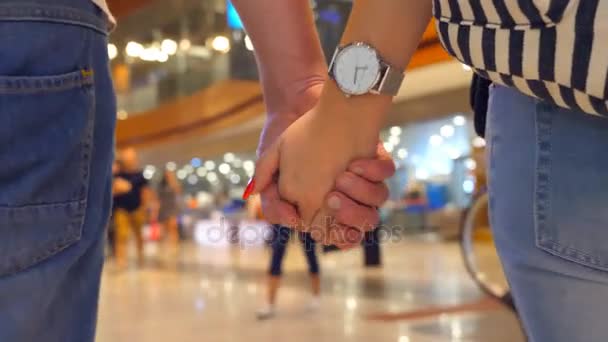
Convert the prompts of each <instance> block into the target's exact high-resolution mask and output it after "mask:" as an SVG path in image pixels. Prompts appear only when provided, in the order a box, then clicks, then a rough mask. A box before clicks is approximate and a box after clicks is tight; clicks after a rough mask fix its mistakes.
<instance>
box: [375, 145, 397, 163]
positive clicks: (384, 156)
mask: <svg viewBox="0 0 608 342" xmlns="http://www.w3.org/2000/svg"><path fill="white" fill-rule="evenodd" d="M376 154H377V155H378V159H381V160H392V159H393V157H392V156H391V154H390V153H388V151H387V150H386V149H385V148H384V143H383V142H382V141H378V145H377V147H376Z"/></svg>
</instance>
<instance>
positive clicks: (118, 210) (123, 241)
mask: <svg viewBox="0 0 608 342" xmlns="http://www.w3.org/2000/svg"><path fill="white" fill-rule="evenodd" d="M119 161H120V165H121V168H120V170H119V172H118V173H117V174H116V178H117V180H123V181H127V182H128V183H129V184H130V185H131V189H130V190H129V191H128V192H125V193H122V194H118V195H116V196H114V227H115V230H116V236H115V241H116V243H115V247H114V250H115V253H116V264H117V266H118V267H119V268H124V267H126V266H127V261H128V248H127V247H128V241H129V236H130V235H133V237H134V238H135V245H136V251H137V262H138V264H139V265H141V264H142V263H143V259H144V235H143V227H144V224H145V223H146V221H147V219H149V220H150V221H156V218H157V217H158V214H157V213H158V203H157V199H156V195H155V194H154V191H152V189H151V188H150V186H149V184H148V180H147V179H146V178H145V177H144V174H143V171H142V170H141V169H140V168H139V162H138V159H137V152H136V151H135V149H133V148H127V149H124V150H122V151H120V154H119Z"/></svg>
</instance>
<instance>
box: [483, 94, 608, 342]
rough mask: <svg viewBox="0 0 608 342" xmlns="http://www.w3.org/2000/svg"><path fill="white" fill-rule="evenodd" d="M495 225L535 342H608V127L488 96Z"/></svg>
mask: <svg viewBox="0 0 608 342" xmlns="http://www.w3.org/2000/svg"><path fill="white" fill-rule="evenodd" d="M487 125H488V127H487V138H488V159H489V167H490V170H489V181H490V184H489V191H490V212H491V221H492V222H491V223H492V227H493V229H494V234H495V239H496V245H497V248H498V252H499V254H500V257H501V259H502V262H503V266H504V269H505V272H506V275H507V278H508V279H509V282H510V284H511V288H512V291H513V296H514V299H515V304H516V306H517V308H518V310H519V312H520V314H521V318H522V320H523V323H524V326H525V328H526V331H527V333H528V335H529V337H530V340H531V341H532V342H572V341H585V342H605V341H608V324H606V317H607V316H608V273H607V272H608V210H607V205H608V158H606V154H607V153H608V120H606V119H603V118H600V117H594V116H591V115H586V114H583V113H580V112H576V111H571V110H566V109H561V108H558V107H556V106H554V105H552V104H548V103H544V102H541V101H539V100H536V99H533V98H530V97H527V96H525V95H522V94H521V93H519V92H517V91H515V90H512V89H508V88H505V87H500V86H496V87H493V88H492V89H491V90H490V104H489V116H488V122H487Z"/></svg>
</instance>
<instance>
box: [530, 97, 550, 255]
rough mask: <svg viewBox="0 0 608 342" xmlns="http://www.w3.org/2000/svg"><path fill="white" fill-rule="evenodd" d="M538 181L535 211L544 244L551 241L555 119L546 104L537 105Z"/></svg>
mask: <svg viewBox="0 0 608 342" xmlns="http://www.w3.org/2000/svg"><path fill="white" fill-rule="evenodd" d="M535 114H536V131H537V133H536V136H537V137H536V144H537V145H536V146H537V148H536V150H537V156H536V177H535V178H536V179H535V185H534V188H535V189H534V194H535V195H534V196H535V203H534V211H535V215H534V216H535V220H536V240H537V243H538V244H544V242H545V241H547V240H550V236H549V234H548V233H547V217H548V215H549V214H550V212H551V200H550V198H549V195H550V194H549V189H550V186H551V134H552V131H551V130H552V123H553V117H552V115H551V113H547V112H546V111H545V104H544V103H541V102H537V103H536V113H535Z"/></svg>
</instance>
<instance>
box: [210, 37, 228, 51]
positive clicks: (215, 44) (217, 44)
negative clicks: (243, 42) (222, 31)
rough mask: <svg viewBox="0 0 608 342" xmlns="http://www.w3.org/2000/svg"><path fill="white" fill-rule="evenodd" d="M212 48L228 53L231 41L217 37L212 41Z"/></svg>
mask: <svg viewBox="0 0 608 342" xmlns="http://www.w3.org/2000/svg"><path fill="white" fill-rule="evenodd" d="M211 47H212V48H213V50H215V51H218V52H221V53H227V52H228V51H230V40H229V39H228V38H226V37H224V36H217V37H215V38H213V40H212V41H211Z"/></svg>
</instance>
